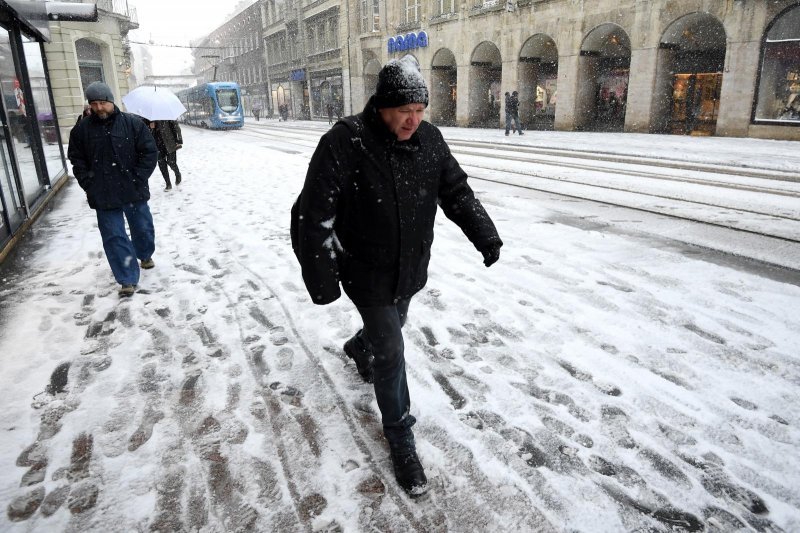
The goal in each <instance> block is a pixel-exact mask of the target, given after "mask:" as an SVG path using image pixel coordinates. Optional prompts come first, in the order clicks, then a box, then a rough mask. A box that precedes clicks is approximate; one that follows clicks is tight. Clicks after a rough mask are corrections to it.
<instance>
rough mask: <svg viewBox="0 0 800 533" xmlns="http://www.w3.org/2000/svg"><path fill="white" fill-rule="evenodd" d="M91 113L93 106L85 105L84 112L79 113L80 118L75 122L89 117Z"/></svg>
mask: <svg viewBox="0 0 800 533" xmlns="http://www.w3.org/2000/svg"><path fill="white" fill-rule="evenodd" d="M91 114H92V106H90V105H88V104H87V105H85V106H83V112H82V113H81V114H80V115H78V120H76V121H75V124H77V123H78V122H80V121H81V120H82V119H84V118H86V117H88V116H89V115H91Z"/></svg>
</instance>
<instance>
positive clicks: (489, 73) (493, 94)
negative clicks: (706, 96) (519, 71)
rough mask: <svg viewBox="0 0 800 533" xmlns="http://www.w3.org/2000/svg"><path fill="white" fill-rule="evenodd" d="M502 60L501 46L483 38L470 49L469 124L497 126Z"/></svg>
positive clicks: (498, 120)
mask: <svg viewBox="0 0 800 533" xmlns="http://www.w3.org/2000/svg"><path fill="white" fill-rule="evenodd" d="M502 76H503V59H502V56H501V54H500V49H499V48H498V47H497V45H496V44H494V43H493V42H491V41H483V42H482V43H480V44H478V46H476V47H475V49H474V50H473V51H472V56H471V57H470V72H469V119H468V124H469V125H470V126H478V127H490V128H496V127H498V126H499V125H500V97H501V96H500V83H501V80H502Z"/></svg>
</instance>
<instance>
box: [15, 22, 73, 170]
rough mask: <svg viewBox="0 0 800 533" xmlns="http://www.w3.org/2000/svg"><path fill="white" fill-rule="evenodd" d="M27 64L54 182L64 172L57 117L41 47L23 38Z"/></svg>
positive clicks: (41, 134) (44, 146) (45, 150)
mask: <svg viewBox="0 0 800 533" xmlns="http://www.w3.org/2000/svg"><path fill="white" fill-rule="evenodd" d="M22 41H23V44H22V47H23V49H24V50H25V62H26V63H27V65H28V79H29V81H30V86H31V92H32V93H33V108H34V111H35V112H36V121H37V122H38V123H39V134H40V136H41V139H42V147H43V149H44V157H45V164H46V166H47V173H48V174H49V176H50V180H51V181H53V180H54V179H55V178H57V177H58V176H59V175H60V174H62V173H63V172H64V171H65V170H64V160H63V159H62V158H61V147H60V146H59V144H58V131H57V127H56V117H55V114H54V113H53V107H52V106H51V104H50V91H49V86H48V83H47V77H46V76H45V69H44V61H43V59H42V48H41V45H40V44H39V43H38V42H36V41H33V40H29V39H25V38H23V40H22Z"/></svg>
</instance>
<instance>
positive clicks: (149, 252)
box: [97, 202, 156, 285]
mask: <svg viewBox="0 0 800 533" xmlns="http://www.w3.org/2000/svg"><path fill="white" fill-rule="evenodd" d="M126 218H127V219H128V227H129V228H130V230H131V236H130V237H128V233H127V232H126V231H125V219H126ZM97 227H98V229H99V230H100V236H101V237H102V238H103V250H105V252H106V259H108V264H109V266H110V267H111V272H113V273H114V279H116V280H117V283H119V284H120V285H138V284H139V262H138V261H137V260H136V259H137V258H138V259H150V258H151V257H152V256H153V252H154V251H155V249H156V244H155V238H156V232H155V229H154V228H153V215H151V214H150V208H149V207H148V205H147V202H136V203H133V204H125V205H124V206H122V208H121V209H98V210H97Z"/></svg>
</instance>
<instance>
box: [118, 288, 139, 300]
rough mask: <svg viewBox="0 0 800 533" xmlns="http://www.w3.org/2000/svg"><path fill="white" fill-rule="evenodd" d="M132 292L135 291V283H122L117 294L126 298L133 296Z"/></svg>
mask: <svg viewBox="0 0 800 533" xmlns="http://www.w3.org/2000/svg"><path fill="white" fill-rule="evenodd" d="M134 292H136V285H123V286H122V287H120V289H119V292H118V293H117V294H119V297H120V298H127V297H130V296H133V293H134Z"/></svg>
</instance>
